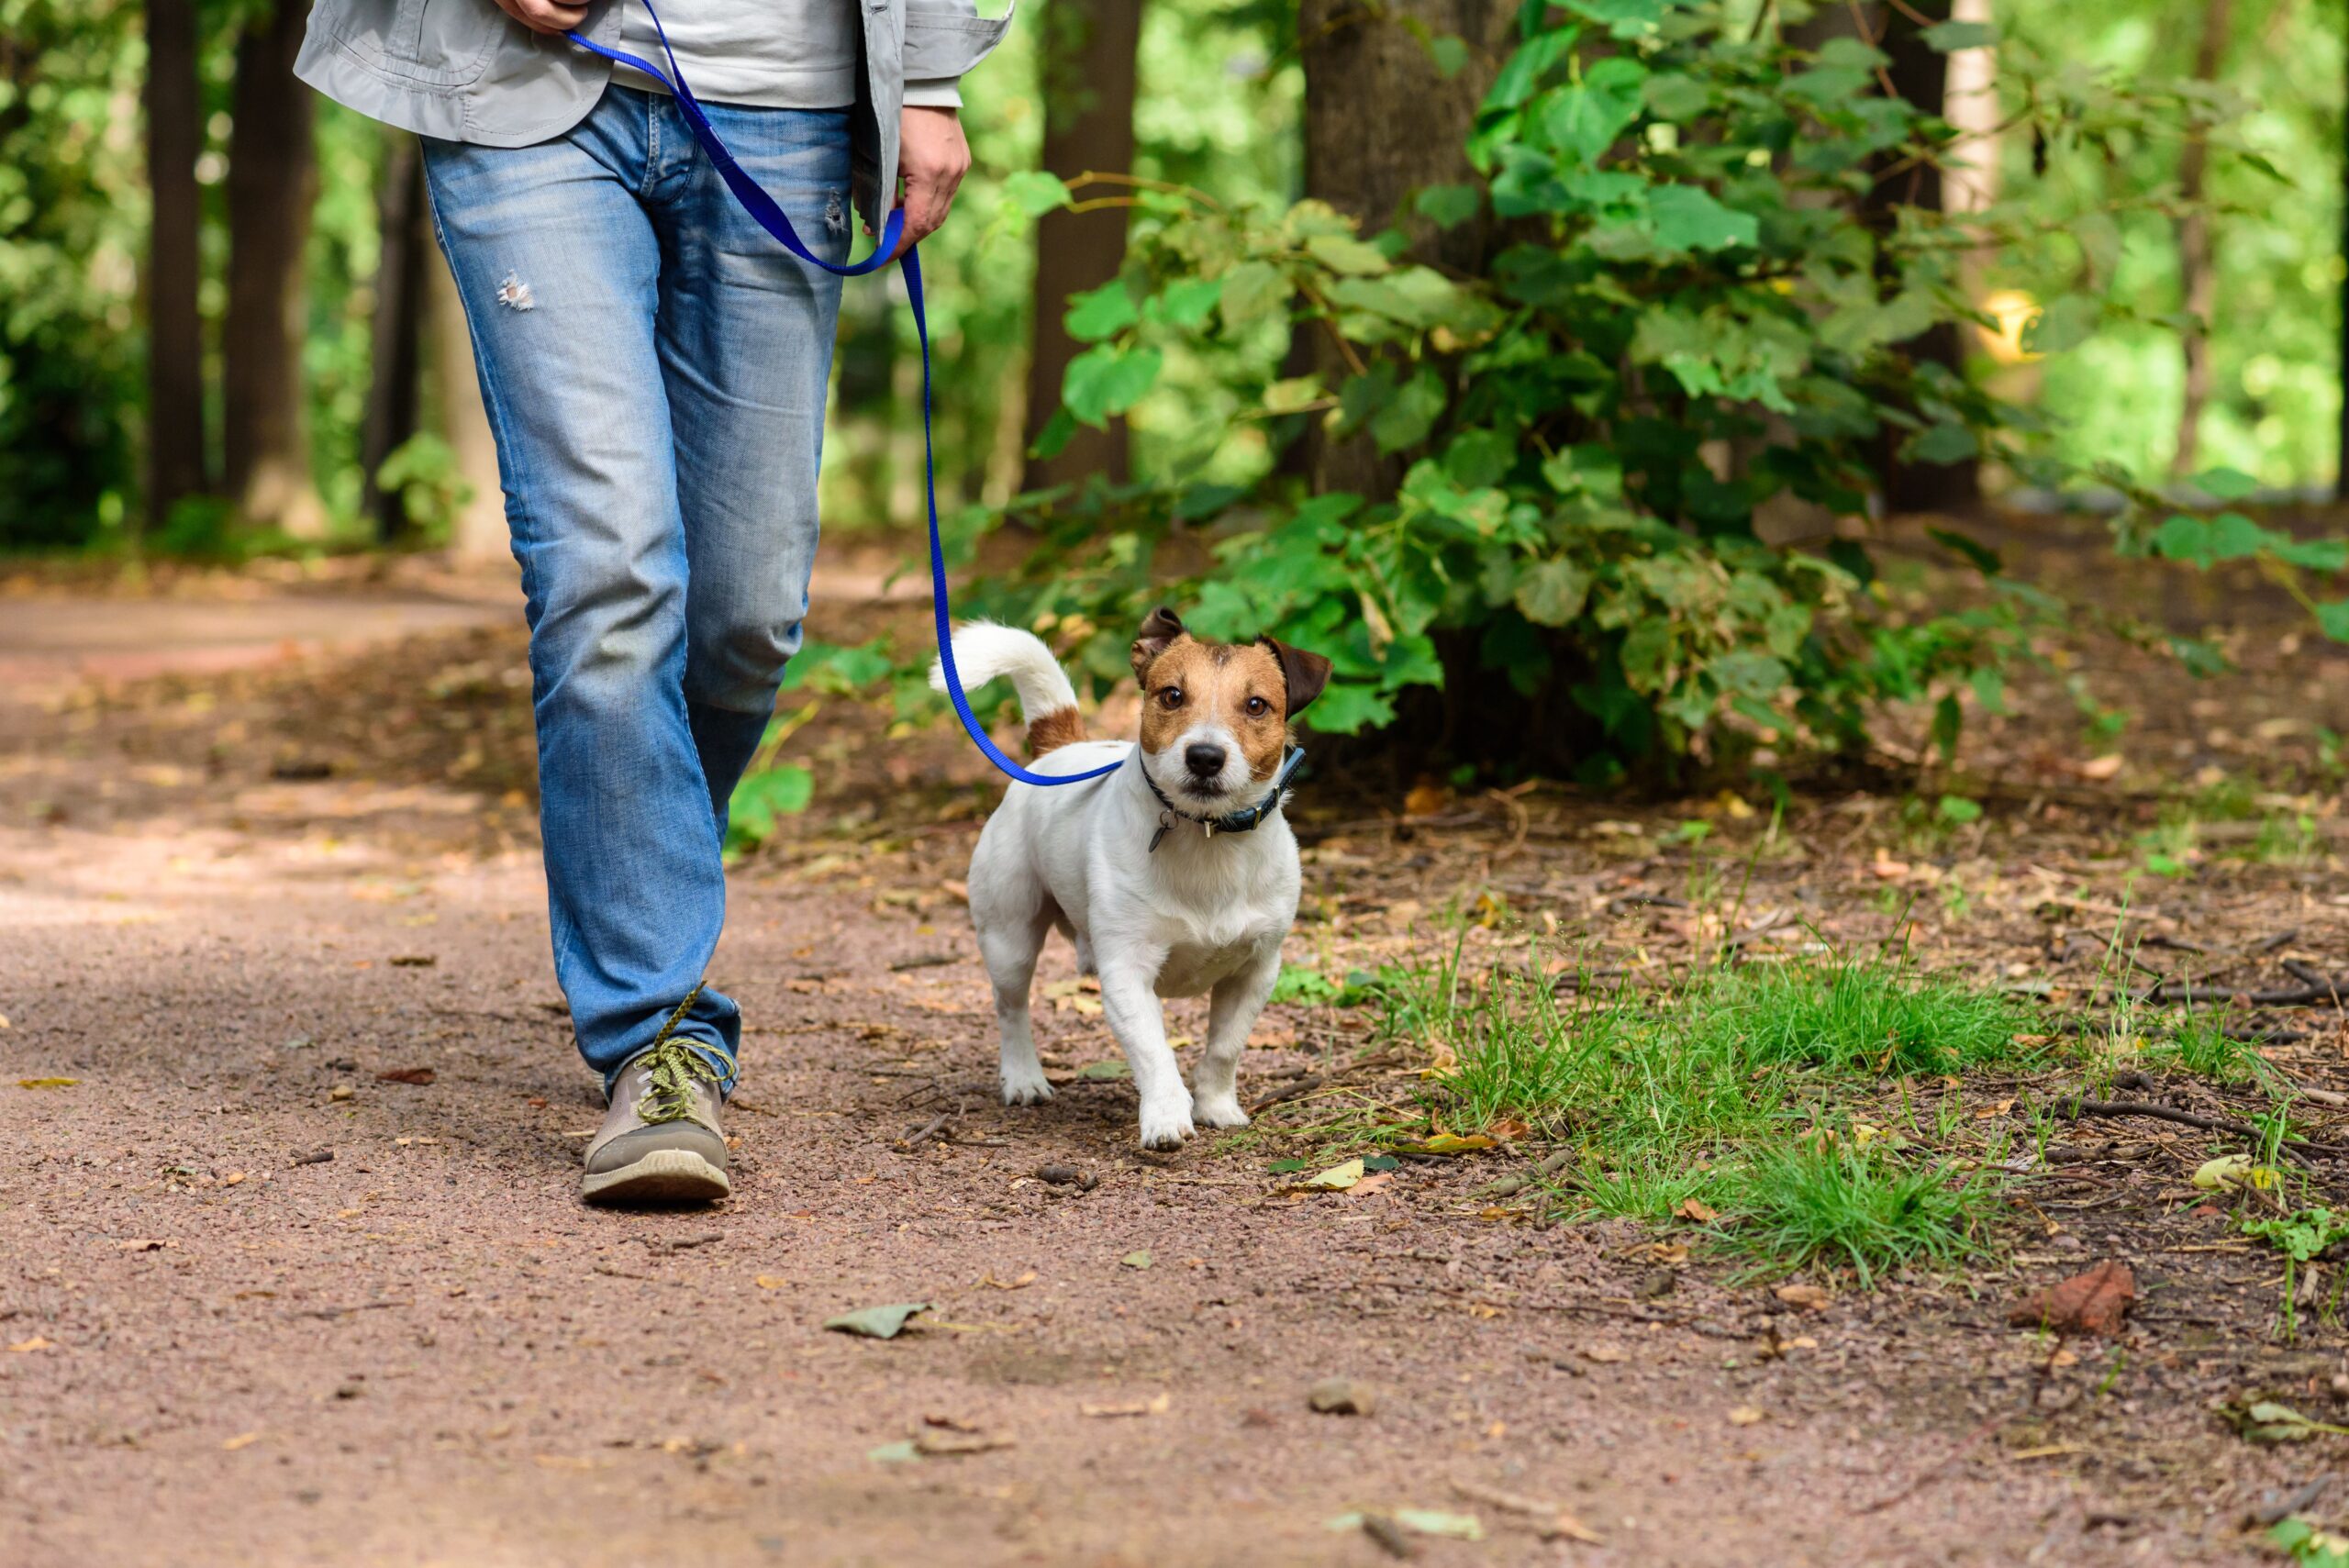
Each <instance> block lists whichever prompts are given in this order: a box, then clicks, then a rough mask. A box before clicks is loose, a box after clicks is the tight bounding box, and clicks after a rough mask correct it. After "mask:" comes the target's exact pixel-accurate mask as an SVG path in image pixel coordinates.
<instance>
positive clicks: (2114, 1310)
mask: <svg viewBox="0 0 2349 1568" xmlns="http://www.w3.org/2000/svg"><path fill="white" fill-rule="evenodd" d="M2136 1299H2137V1276H2136V1274H2135V1273H2133V1272H2132V1270H2131V1269H2130V1267H2129V1265H2128V1264H2126V1263H2124V1262H2120V1261H2119V1260H2117V1259H2110V1258H2108V1259H2106V1260H2105V1261H2104V1262H2101V1263H2099V1264H2098V1265H2097V1266H2096V1267H2094V1268H2092V1269H2090V1270H2088V1271H2087V1273H2077V1274H2074V1275H2073V1276H2072V1277H2071V1278H2070V1279H2067V1280H2065V1281H2063V1282H2062V1283H2060V1284H2052V1285H2049V1286H2048V1287H2047V1288H2046V1289H2044V1290H2037V1291H2033V1292H2032V1294H2030V1295H2029V1296H2024V1297H2023V1298H2022V1299H2021V1301H2019V1302H2017V1303H2015V1305H2014V1307H2013V1309H2012V1310H2010V1311H2009V1312H2008V1314H2007V1321H2008V1322H2009V1323H2011V1324H2013V1325H2015V1326H2016V1327H2017V1328H2024V1329H2030V1328H2046V1329H2053V1330H2054V1331H2055V1332H2056V1333H2058V1334H2102V1335H2105V1336H2107V1337H2108V1338H2118V1337H2119V1336H2120V1333H2121V1318H2124V1317H2126V1316H2127V1315H2128V1312H2129V1307H2130V1305H2131V1304H2132V1302H2134V1301H2135V1300H2136Z"/></svg>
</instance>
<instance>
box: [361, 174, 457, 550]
mask: <svg viewBox="0 0 2349 1568" xmlns="http://www.w3.org/2000/svg"><path fill="white" fill-rule="evenodd" d="M376 228H377V232H379V233H380V234H381V235H382V236H383V250H382V255H383V259H382V261H379V262H378V263H377V264H376V268H375V321H374V331H373V338H372V339H371V341H370V345H369V353H370V359H369V369H370V372H371V374H370V379H369V382H368V386H367V412H366V415H365V417H364V418H363V419H362V421H361V424H360V429H359V466H360V471H361V479H360V485H361V492H360V494H361V503H360V505H361V509H362V512H363V513H364V514H365V515H366V516H367V517H370V518H372V519H373V522H374V525H375V537H376V538H377V539H379V540H381V541H382V542H384V543H385V544H390V543H392V542H394V541H395V540H396V539H399V538H400V536H401V535H403V534H405V533H406V531H407V515H406V512H405V511H404V510H403V509H402V508H401V506H400V501H399V497H398V496H396V495H385V494H384V492H383V491H381V490H379V489H377V488H376V485H375V473H376V471H377V470H378V469H380V468H382V467H383V466H384V459H385V458H387V457H389V456H391V455H392V452H393V451H394V450H395V449H396V448H397V447H398V446H399V444H400V443H401V442H403V441H405V440H406V439H408V438H409V437H410V436H412V435H414V434H416V429H417V366H418V359H419V356H418V349H419V347H420V345H421V343H422V339H423V322H424V293H425V282H426V278H425V269H426V268H427V267H429V266H438V265H439V264H440V263H439V262H438V261H436V260H435V259H434V258H433V256H432V255H431V254H430V241H429V237H428V236H427V234H426V231H425V230H426V224H425V217H424V159H423V156H422V154H421V151H420V150H419V149H418V148H417V141H416V138H414V137H413V136H410V135H408V134H407V133H406V132H405V131H396V132H393V133H391V135H390V137H389V138H388V139H387V141H386V143H385V147H384V174H383V184H382V186H381V188H380V190H379V192H378V194H377V197H376Z"/></svg>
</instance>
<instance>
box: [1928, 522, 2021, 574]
mask: <svg viewBox="0 0 2349 1568" xmlns="http://www.w3.org/2000/svg"><path fill="white" fill-rule="evenodd" d="M1925 537H1926V538H1927V539H1932V541H1933V542H1934V543H1935V544H1938V545H1940V546H1941V547H1942V548H1943V549H1944V550H1950V551H1951V552H1953V553H1954V554H1957V555H1962V556H1964V557H1965V559H1966V560H1967V561H1968V562H1972V563H1973V566H1974V569H1975V570H1976V571H1977V572H1979V573H1982V575H1984V576H1985V577H1996V576H1997V575H1998V573H2001V572H2003V571H2005V570H2006V564H2007V563H2006V562H2004V561H2002V560H2001V559H1999V556H1998V551H1997V550H1992V549H1991V548H1990V547H1989V546H1988V545H1986V544H1983V543H1981V542H1980V541H1979V540H1976V539H1968V538H1966V537H1965V535H1964V534H1962V533H1959V532H1957V531H1956V530H1955V529H1954V528H1927V529H1926V530H1925Z"/></svg>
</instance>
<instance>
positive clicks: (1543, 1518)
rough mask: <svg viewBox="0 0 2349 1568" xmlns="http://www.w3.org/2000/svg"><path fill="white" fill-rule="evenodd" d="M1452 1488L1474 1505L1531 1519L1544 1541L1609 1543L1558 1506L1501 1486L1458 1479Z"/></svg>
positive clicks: (1590, 1544)
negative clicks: (1503, 1488) (1562, 1540)
mask: <svg viewBox="0 0 2349 1568" xmlns="http://www.w3.org/2000/svg"><path fill="white" fill-rule="evenodd" d="M1452 1489H1453V1491H1455V1492H1457V1493H1459V1494H1460V1495H1461V1496H1464V1497H1465V1498H1467V1499H1468V1500H1469V1501H1470V1502H1472V1503H1482V1504H1484V1505H1485V1506H1486V1507H1493V1508H1498V1509H1500V1510H1501V1512H1503V1513H1505V1514H1516V1515H1519V1516H1520V1517H1521V1518H1526V1519H1530V1520H1531V1521H1532V1524H1533V1528H1534V1529H1535V1530H1536V1531H1537V1532H1538V1533H1539V1534H1540V1535H1541V1537H1542V1540H1556V1539H1557V1538H1558V1537H1560V1536H1564V1537H1565V1538H1566V1539H1567V1540H1579V1541H1581V1542H1583V1543H1584V1544H1585V1545H1587V1546H1601V1545H1604V1544H1605V1538H1603V1537H1602V1536H1600V1535H1599V1534H1598V1531H1596V1530H1594V1529H1591V1528H1590V1527H1589V1526H1588V1525H1586V1524H1584V1523H1583V1522H1582V1521H1581V1520H1580V1519H1578V1518H1575V1516H1574V1515H1573V1514H1571V1513H1569V1512H1567V1511H1566V1510H1565V1509H1564V1508H1562V1507H1559V1506H1558V1505H1557V1504H1555V1503H1552V1502H1545V1501H1543V1500H1542V1499H1541V1498H1538V1497H1525V1496H1519V1495H1518V1494H1516V1493H1514V1492H1504V1491H1502V1490H1501V1489H1500V1488H1499V1487H1497V1486H1486V1485H1483V1484H1482V1483H1481V1482H1475V1481H1462V1480H1460V1479H1458V1478H1457V1477H1454V1478H1453V1483H1452Z"/></svg>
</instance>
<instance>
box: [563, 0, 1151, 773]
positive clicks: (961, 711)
mask: <svg viewBox="0 0 2349 1568" xmlns="http://www.w3.org/2000/svg"><path fill="white" fill-rule="evenodd" d="M644 10H645V14H646V15H647V16H650V17H651V18H652V31H653V33H654V35H655V36H656V37H658V38H659V39H660V40H661V52H662V55H664V56H666V57H667V59H668V61H669V69H668V70H666V71H663V70H662V69H661V68H660V67H659V66H657V65H655V64H653V63H652V62H651V61H649V60H640V59H638V58H637V57H636V56H635V55H632V54H629V53H628V52H627V51H626V50H617V49H606V48H605V47H604V46H603V45H602V44H599V43H596V41H594V40H593V39H584V38H582V37H580V36H579V35H578V34H577V33H575V32H572V33H565V34H564V35H563V37H565V38H567V39H570V40H571V41H572V42H573V43H575V44H577V45H578V46H579V47H580V48H582V49H584V50H586V51H587V52H588V53H590V54H596V55H601V56H603V58H605V59H606V60H608V61H613V62H615V63H617V64H620V65H626V66H629V67H631V68H633V69H635V70H638V71H641V72H644V74H646V75H647V76H650V77H652V78H653V79H654V80H656V81H659V82H662V83H665V84H666V85H667V86H668V89H669V92H670V94H671V95H672V96H674V98H675V99H676V101H677V107H678V109H679V110H680V111H682V112H683V113H684V115H685V124H686V125H687V126H688V127H690V128H692V130H693V133H694V139H695V140H696V141H697V142H699V143H700V144H701V150H702V151H703V152H704V153H705V154H706V155H707V157H708V159H709V161H710V163H711V164H712V166H714V167H715V168H716V169H717V170H718V177H719V178H720V179H722V180H724V181H725V182H726V188H727V189H728V190H729V191H732V192H733V193H734V199H735V200H736V201H739V202H740V203H741V204H742V210H743V211H745V212H747V213H749V214H750V215H751V217H753V218H755V219H756V220H757V221H758V225H759V227H760V228H763V229H765V230H766V231H767V232H768V233H769V234H771V235H773V236H774V238H775V239H776V241H777V242H778V243H780V244H781V245H782V246H783V248H784V249H785V250H788V251H790V252H791V253H792V254H793V255H795V256H796V257H798V258H799V259H800V260H801V261H806V262H807V263H808V264H809V265H810V266H815V267H820V268H822V269H823V270H824V271H825V272H832V273H835V274H837V275H839V276H841V277H843V278H854V277H862V276H863V275H864V274H865V273H867V272H878V271H879V270H880V269H881V268H883V267H885V266H887V265H888V264H889V258H890V256H891V254H892V253H894V252H895V251H896V249H897V242H898V241H899V240H900V239H903V238H904V237H905V232H906V209H905V208H903V207H892V208H891V209H890V211H889V216H888V217H887V219H886V220H885V222H884V223H883V224H882V226H881V237H880V239H876V240H874V245H873V254H871V255H870V256H867V257H866V258H865V259H864V260H863V261H858V262H855V263H853V264H847V263H835V262H831V261H825V260H824V259H823V258H822V257H821V256H818V255H817V254H816V253H815V252H814V251H813V250H809V249H807V245H806V243H805V242H803V241H802V240H801V239H800V238H799V232H798V230H796V229H795V228H792V226H791V217H790V215H789V214H787V213H785V211H784V210H783V208H782V206H779V205H778V204H777V203H776V201H775V199H774V197H773V196H771V195H767V193H766V191H765V190H764V189H763V187H762V186H761V185H760V184H759V183H758V182H757V181H756V180H753V179H751V176H750V174H749V172H746V171H745V170H744V169H743V167H742V166H741V164H740V163H738V162H736V161H734V154H733V153H732V152H730V151H729V150H727V147H726V143H725V142H724V141H723V140H721V139H719V138H718V132H717V130H716V129H715V128H713V127H712V126H711V125H710V123H709V117H708V116H707V115H706V114H704V113H703V112H702V107H701V104H700V102H699V100H697V99H696V98H695V96H694V95H693V91H692V89H691V88H689V87H687V86H686V85H685V72H684V71H683V70H682V69H681V68H680V67H679V66H678V64H677V52H676V50H674V49H672V48H670V47H669V33H668V29H667V28H663V27H662V25H661V14H660V13H659V12H658V11H655V10H654V9H653V8H652V5H651V0H644ZM899 267H900V270H901V271H903V272H904V273H905V278H906V298H907V302H908V303H910V304H911V305H912V306H913V307H914V335H915V336H916V337H918V339H921V469H922V492H923V495H924V496H925V497H926V499H927V501H928V504H929V509H930V606H931V607H932V609H933V611H934V612H935V616H936V619H937V622H938V667H939V670H940V671H941V673H943V674H944V675H945V677H946V695H947V699H948V700H949V701H951V702H952V704H953V705H954V716H955V717H957V718H959V719H961V720H962V721H963V732H964V733H965V734H967V735H969V736H970V738H971V742H972V744H973V745H974V746H976V747H978V749H979V751H980V752H981V753H982V754H983V755H985V758H986V760H987V761H988V762H993V763H994V764H995V765H996V767H997V768H998V769H1000V770H1002V771H1003V772H1004V773H1007V774H1008V775H1009V776H1010V777H1012V778H1015V779H1017V780H1019V782H1020V783H1021V784H1039V785H1045V786H1050V785H1052V784H1081V783H1083V782H1084V781H1085V780H1086V779H1097V778H1100V777H1102V776H1104V775H1105V774H1108V773H1116V772H1117V771H1118V770H1119V768H1121V767H1123V766H1125V762H1124V761H1123V760H1122V759H1120V760H1119V761H1118V762H1108V763H1105V764H1103V765H1102V766H1100V767H1097V768H1094V769H1091V770H1089V771H1087V772H1085V773H1037V772H1035V771H1034V770H1033V769H1030V768H1023V767H1021V766H1020V765H1019V763H1018V762H1014V761H1012V760H1011V759H1010V758H1009V757H1007V756H1005V755H1004V754H1003V751H1002V749H1001V748H999V747H997V746H996V743H995V742H994V740H990V739H989V738H988V736H987V732H986V729H985V727H984V726H982V725H981V724H980V723H979V719H978V716H977V715H976V714H974V713H973V712H972V711H971V699H970V697H969V696H968V695H965V694H964V693H963V676H962V673H960V672H959V671H957V670H956V669H955V668H954V627H953V621H952V612H951V609H950V607H949V606H948V604H947V601H946V544H945V541H944V540H943V539H941V538H940V537H939V531H938V453H937V445H936V442H935V440H934V439H933V438H932V437H931V435H930V317H929V315H928V313H927V312H926V311H925V310H924V308H923V306H922V295H921V254H920V252H919V250H916V249H912V248H908V249H907V251H906V254H905V258H904V260H903V261H901V262H900V263H899Z"/></svg>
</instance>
